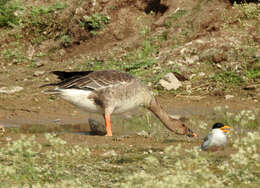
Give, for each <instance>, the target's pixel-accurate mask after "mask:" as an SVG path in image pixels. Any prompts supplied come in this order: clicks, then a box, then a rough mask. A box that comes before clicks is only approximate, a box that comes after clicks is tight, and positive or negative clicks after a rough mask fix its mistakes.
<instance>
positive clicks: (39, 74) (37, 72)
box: [33, 70, 45, 76]
mask: <svg viewBox="0 0 260 188" xmlns="http://www.w3.org/2000/svg"><path fill="white" fill-rule="evenodd" d="M44 73H45V71H39V70H38V71H35V72H34V73H33V76H41V75H43V74H44Z"/></svg>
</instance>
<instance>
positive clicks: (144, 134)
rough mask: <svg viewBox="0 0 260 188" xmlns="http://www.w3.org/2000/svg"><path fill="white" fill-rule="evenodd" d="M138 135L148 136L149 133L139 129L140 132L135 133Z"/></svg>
mask: <svg viewBox="0 0 260 188" xmlns="http://www.w3.org/2000/svg"><path fill="white" fill-rule="evenodd" d="M136 134H137V135H138V136H144V137H147V136H149V134H148V133H147V132H146V131H145V130H142V131H140V132H138V133H136Z"/></svg>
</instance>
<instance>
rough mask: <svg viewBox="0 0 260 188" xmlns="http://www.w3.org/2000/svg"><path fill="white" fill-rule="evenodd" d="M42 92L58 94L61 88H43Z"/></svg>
mask: <svg viewBox="0 0 260 188" xmlns="http://www.w3.org/2000/svg"><path fill="white" fill-rule="evenodd" d="M42 92H43V93H44V94H56V95H57V94H60V93H61V92H62V90H61V89H58V88H55V89H48V90H44V91H42Z"/></svg>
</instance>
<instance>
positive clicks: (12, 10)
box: [0, 0, 21, 27]
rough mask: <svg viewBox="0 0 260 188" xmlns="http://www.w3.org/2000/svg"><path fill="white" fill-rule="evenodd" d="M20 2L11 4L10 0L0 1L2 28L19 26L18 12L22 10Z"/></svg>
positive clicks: (0, 24)
mask: <svg viewBox="0 0 260 188" xmlns="http://www.w3.org/2000/svg"><path fill="white" fill-rule="evenodd" d="M20 8H21V7H20V3H19V2H10V0H1V1H0V27H3V26H10V27H13V26H15V25H17V24H19V22H20V19H19V16H17V14H16V11H17V10H20Z"/></svg>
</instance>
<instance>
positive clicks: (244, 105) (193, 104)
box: [0, 97, 260, 127]
mask: <svg viewBox="0 0 260 188" xmlns="http://www.w3.org/2000/svg"><path fill="white" fill-rule="evenodd" d="M158 100H159V102H160V103H161V105H162V106H163V108H164V109H165V110H166V111H167V112H168V113H169V114H171V115H173V116H179V117H186V118H191V117H194V116H196V117H199V118H202V119H205V117H207V118H209V117H211V116H214V113H215V111H214V108H215V107H217V106H220V107H222V108H225V106H228V111H230V112H234V113H237V112H240V111H242V110H255V109H259V108H260V104H259V102H258V103H256V102H254V101H253V100H251V101H249V100H247V101H243V100H241V99H239V98H237V99H233V100H224V99H221V98H216V97H213V98H210V97H207V98H198V97H177V98H174V99H173V98H170V97H160V98H158ZM71 108H74V109H75V110H77V109H76V108H75V107H73V106H71ZM61 111H62V113H57V114H48V113H47V112H48V109H46V111H43V112H41V113H39V114H37V115H35V114H34V115H32V116H31V115H30V114H19V113H18V114H17V115H16V116H11V117H9V118H5V117H0V125H4V126H5V127H20V126H21V125H42V126H43V125H82V124H88V119H89V118H91V119H96V120H97V121H99V122H102V123H103V118H102V116H99V115H95V114H89V113H85V112H82V111H79V110H78V113H77V114H76V115H71V114H70V112H68V111H66V108H65V109H62V108H61ZM143 113H144V110H143V109H141V110H140V109H139V110H135V111H134V112H129V113H126V114H122V115H121V116H115V119H116V118H127V117H131V116H132V115H138V114H139V115H140V114H141V115H142V114H143ZM257 118H260V114H258V116H257Z"/></svg>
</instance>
